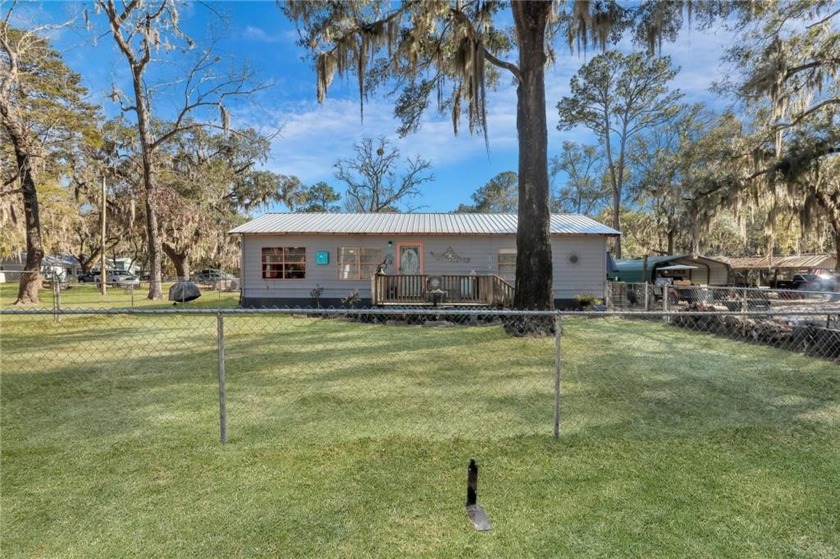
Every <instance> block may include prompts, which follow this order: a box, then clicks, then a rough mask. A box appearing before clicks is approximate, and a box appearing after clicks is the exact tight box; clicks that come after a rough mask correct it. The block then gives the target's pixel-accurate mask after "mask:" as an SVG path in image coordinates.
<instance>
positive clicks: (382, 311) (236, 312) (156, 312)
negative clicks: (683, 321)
mask: <svg viewBox="0 0 840 559" xmlns="http://www.w3.org/2000/svg"><path fill="white" fill-rule="evenodd" d="M302 314H303V315H307V316H313V317H318V316H340V317H360V316H411V315H418V316H429V315H435V316H440V317H447V316H459V317H463V316H482V317H487V316H498V317H511V316H513V317H554V316H560V317H576V318H581V317H583V318H609V317H644V318H657V317H685V316H706V317H714V316H740V317H764V318H772V317H786V316H795V317H806V316H819V317H826V316H835V317H837V319H838V320H840V313H838V312H837V311H836V310H835V311H832V310H805V309H801V310H791V309H785V310H778V309H776V310H773V309H769V310H767V309H762V310H744V311H741V310H734V311H689V310H677V311H661V310H652V311H643V310H634V311H627V310H605V311H569V310H518V309H495V308H485V309H481V308H469V309H452V308H417V307H408V308H400V307H389V308H373V309H341V308H328V309H310V308H262V309H184V308H177V309H174V308H173V309H61V310H58V309H56V310H51V309H0V317H3V316H37V315H51V316H56V315H57V316H73V315H83V316H91V315H136V316H161V315H178V316H186V315H203V316H253V315H302Z"/></svg>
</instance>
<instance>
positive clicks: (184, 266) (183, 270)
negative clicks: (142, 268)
mask: <svg viewBox="0 0 840 559" xmlns="http://www.w3.org/2000/svg"><path fill="white" fill-rule="evenodd" d="M161 247H163V252H165V253H166V256H167V257H168V258H169V260H171V261H172V265H173V266H175V274H176V275H177V276H178V279H179V280H188V279H190V266H189V252H190V251H189V249H187V250H184V251H182V252H178V251H177V250H175V247H173V246H171V245H169V244H167V243H163V244H162V245H161Z"/></svg>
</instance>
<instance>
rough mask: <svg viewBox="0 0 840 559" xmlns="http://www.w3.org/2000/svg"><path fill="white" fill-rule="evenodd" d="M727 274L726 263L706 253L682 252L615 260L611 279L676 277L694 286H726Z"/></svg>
mask: <svg viewBox="0 0 840 559" xmlns="http://www.w3.org/2000/svg"><path fill="white" fill-rule="evenodd" d="M675 267H676V268H675ZM663 268H671V269H670V270H663ZM680 268H682V269H680ZM729 273H730V267H729V264H727V263H726V262H723V261H721V260H715V259H713V258H708V257H705V256H691V255H690V254H682V255H668V256H649V257H647V258H637V259H632V260H616V262H615V272H614V274H613V275H611V279H613V280H615V281H624V282H628V283H644V282H648V283H656V279H657V278H659V277H677V276H679V277H682V278H683V279H686V280H689V281H690V282H691V283H693V284H697V285H727V284H728V283H729Z"/></svg>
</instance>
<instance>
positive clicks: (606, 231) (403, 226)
mask: <svg viewBox="0 0 840 559" xmlns="http://www.w3.org/2000/svg"><path fill="white" fill-rule="evenodd" d="M516 223H517V216H516V214H474V213H450V214H443V213H425V214H422V213H411V214H402V213H375V214H372V213H368V214H362V213H267V214H265V215H262V216H260V217H258V218H256V219H254V220H252V221H249V222H248V223H245V224H243V225H240V226H239V227H236V228H235V229H233V230H231V231H230V233H233V234H244V235H251V234H253V235H258V234H282V235H296V234H323V235H399V234H410V235H514V234H516ZM551 234H552V235H609V236H617V235H620V233H619V232H618V231H616V230H615V229H612V228H611V227H607V226H606V225H603V224H601V223H598V222H597V221H595V220H593V219H590V218H588V217H586V216H582V215H573V214H552V215H551Z"/></svg>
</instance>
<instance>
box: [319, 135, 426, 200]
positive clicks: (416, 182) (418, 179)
mask: <svg viewBox="0 0 840 559" xmlns="http://www.w3.org/2000/svg"><path fill="white" fill-rule="evenodd" d="M353 151H354V153H355V155H354V156H353V157H351V158H347V159H339V160H338V161H337V162H336V163H335V165H334V168H335V178H336V179H338V180H339V181H341V182H343V183H344V184H345V185H346V190H345V195H346V198H345V207H346V209H347V210H349V211H352V212H360V213H381V212H398V211H408V212H411V211H414V210H415V209H416V208H415V207H414V206H412V205H411V200H412V199H413V198H415V197H417V196H419V195H420V185H422V184H423V183H426V182H429V181H431V180H433V179H434V175H432V174H431V173H430V172H429V169H430V168H431V163H430V162H429V161H426V160H425V159H423V158H421V157H420V156H414V157H413V158H412V157H407V158H406V159H405V160H404V161H402V160H401V159H400V150H399V149H398V148H397V147H396V146H394V145H393V144H392V143H390V142H389V141H388V140H386V139H385V138H379V139H378V140H376V141H374V140H373V139H371V138H364V139H362V140H361V141H360V142H359V143H357V144H356V145H354V146H353Z"/></svg>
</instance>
